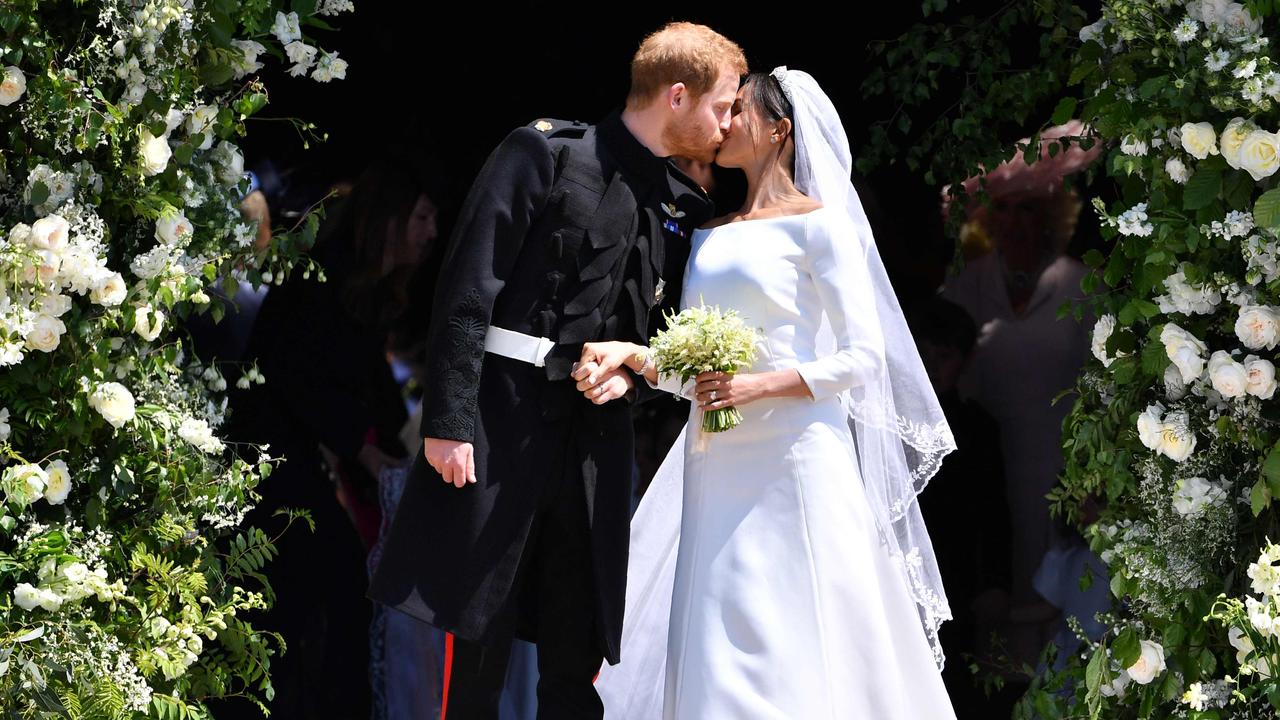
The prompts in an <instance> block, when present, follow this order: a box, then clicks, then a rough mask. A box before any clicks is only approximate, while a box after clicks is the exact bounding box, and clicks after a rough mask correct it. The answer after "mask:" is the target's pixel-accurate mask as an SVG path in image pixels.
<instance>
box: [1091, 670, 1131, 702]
mask: <svg viewBox="0 0 1280 720" xmlns="http://www.w3.org/2000/svg"><path fill="white" fill-rule="evenodd" d="M1131 682H1133V678H1131V677H1129V673H1127V672H1125V671H1124V670H1121V671H1120V672H1118V673H1116V676H1115V679H1113V680H1112V681H1111V682H1109V683H1107V684H1106V685H1103V686H1102V687H1100V688H1098V691H1099V692H1101V693H1102V695H1103V697H1117V696H1120V695H1124V690H1125V688H1127V687H1129V683H1131Z"/></svg>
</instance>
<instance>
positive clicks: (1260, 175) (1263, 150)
mask: <svg viewBox="0 0 1280 720" xmlns="http://www.w3.org/2000/svg"><path fill="white" fill-rule="evenodd" d="M1240 167H1241V168H1242V169H1243V170H1244V171H1245V172H1247V173H1249V176H1250V177H1252V178H1253V179H1254V180H1263V179H1266V178H1269V177H1271V176H1272V175H1274V174H1275V172H1276V170H1277V169H1280V136H1277V135H1276V134H1275V133H1271V132H1267V131H1265V130H1254V131H1253V132H1251V133H1249V136H1248V137H1246V138H1245V139H1244V142H1243V143H1242V144H1241V145H1240Z"/></svg>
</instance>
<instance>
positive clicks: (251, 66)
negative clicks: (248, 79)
mask: <svg viewBox="0 0 1280 720" xmlns="http://www.w3.org/2000/svg"><path fill="white" fill-rule="evenodd" d="M231 45H232V46H234V47H235V48H236V49H238V50H239V51H240V52H241V53H243V55H242V56H241V57H239V58H235V59H234V60H233V61H232V62H233V67H234V68H235V72H236V79H237V80H239V79H241V78H243V77H244V76H246V75H248V74H250V73H255V72H257V71H259V70H261V69H262V63H260V62H258V56H259V55H261V54H263V53H264V52H266V51H267V49H266V48H265V47H263V45H262V43H259V42H254V41H253V40H232V41H231Z"/></svg>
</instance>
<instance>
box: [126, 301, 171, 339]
mask: <svg viewBox="0 0 1280 720" xmlns="http://www.w3.org/2000/svg"><path fill="white" fill-rule="evenodd" d="M153 316H154V318H155V319H154V320H152V317H153ZM164 319H165V318H164V312H163V311H162V310H160V308H153V307H151V306H150V305H142V306H140V307H138V308H137V309H135V310H134V311H133V331H134V332H135V333H137V334H138V336H139V337H141V338H142V339H143V340H146V341H147V342H153V341H154V340H155V339H156V338H157V337H160V331H161V330H162V329H163V328H164Z"/></svg>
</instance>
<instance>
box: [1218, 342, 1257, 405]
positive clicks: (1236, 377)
mask: <svg viewBox="0 0 1280 720" xmlns="http://www.w3.org/2000/svg"><path fill="white" fill-rule="evenodd" d="M1209 381H1210V383H1212V385H1213V389H1214V390H1217V391H1218V393H1219V394H1221V395H1222V397H1225V398H1238V397H1243V396H1244V395H1246V394H1247V393H1248V388H1249V377H1248V373H1246V371H1245V367H1244V365H1243V364H1241V363H1239V362H1237V361H1236V359H1235V358H1233V357H1231V354H1230V353H1228V352H1227V351H1225V350H1218V351H1217V352H1215V353H1214V354H1213V355H1212V356H1211V357H1210V358H1209Z"/></svg>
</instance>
